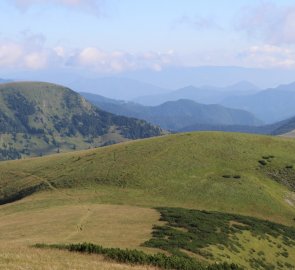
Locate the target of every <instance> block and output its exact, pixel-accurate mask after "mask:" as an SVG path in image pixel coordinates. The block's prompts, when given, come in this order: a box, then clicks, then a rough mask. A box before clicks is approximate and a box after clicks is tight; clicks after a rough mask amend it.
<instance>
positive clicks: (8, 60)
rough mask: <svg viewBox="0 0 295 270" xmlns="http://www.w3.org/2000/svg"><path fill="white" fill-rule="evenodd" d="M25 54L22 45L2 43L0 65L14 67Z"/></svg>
mask: <svg viewBox="0 0 295 270" xmlns="http://www.w3.org/2000/svg"><path fill="white" fill-rule="evenodd" d="M22 55H23V49H22V46H20V45H19V44H15V43H12V42H5V43H0V66H2V67H7V68H10V67H14V66H16V65H18V64H19V60H20V58H21V57H22Z"/></svg>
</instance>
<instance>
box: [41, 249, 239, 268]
mask: <svg viewBox="0 0 295 270" xmlns="http://www.w3.org/2000/svg"><path fill="white" fill-rule="evenodd" d="M35 247H36V248H56V249H62V250H68V251H71V252H80V253H88V254H100V255H103V256H104V257H105V258H108V259H111V260H114V261H116V262H119V263H129V264H133V265H135V264H139V265H152V266H156V267H160V268H162V269H176V270H240V269H242V268H240V267H239V266H237V265H235V264H228V263H223V264H214V265H209V266H205V265H202V264H201V263H199V262H197V261H196V260H194V259H192V258H190V257H188V256H175V255H172V256H166V255H164V254H161V253H158V254H155V255H150V254H146V253H144V252H142V251H138V250H129V249H126V250H123V249H119V248H103V247H102V246H99V245H94V244H91V243H82V244H69V245H46V244H36V245H35Z"/></svg>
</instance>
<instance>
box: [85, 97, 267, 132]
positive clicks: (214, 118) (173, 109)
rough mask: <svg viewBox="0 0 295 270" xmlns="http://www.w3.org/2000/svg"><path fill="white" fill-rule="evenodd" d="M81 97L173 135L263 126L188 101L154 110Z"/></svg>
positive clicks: (242, 116) (241, 115)
mask: <svg viewBox="0 0 295 270" xmlns="http://www.w3.org/2000/svg"><path fill="white" fill-rule="evenodd" d="M81 95H82V96H84V97H85V98H86V99H87V100H88V101H89V102H91V103H92V104H93V105H95V106H97V107H98V108H101V109H103V110H105V111H108V112H111V113H114V114H117V115H124V116H127V117H135V118H138V119H143V120H146V121H148V122H150V123H153V124H155V125H159V126H160V127H161V128H163V129H166V130H172V131H178V130H181V129H183V128H185V127H187V126H192V125H195V124H199V125H200V124H202V125H206V124H207V125H209V124H210V125H225V126H229V125H245V126H246V125H247V126H257V125H259V124H262V122H261V121H260V120H258V119H256V118H255V117H254V116H253V115H252V114H251V113H248V112H246V111H242V110H235V109H229V108H225V107H223V106H220V105H204V104H199V103H196V102H194V101H191V100H185V99H181V100H177V101H170V102H165V103H163V104H161V105H159V106H154V107H152V106H143V105H140V104H137V103H133V102H124V101H118V100H113V99H108V98H105V97H102V96H98V95H93V94H89V93H81Z"/></svg>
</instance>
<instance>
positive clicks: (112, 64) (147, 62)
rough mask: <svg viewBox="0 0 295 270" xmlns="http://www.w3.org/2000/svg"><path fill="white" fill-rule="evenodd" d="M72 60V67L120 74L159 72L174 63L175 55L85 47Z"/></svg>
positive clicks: (169, 52)
mask: <svg viewBox="0 0 295 270" xmlns="http://www.w3.org/2000/svg"><path fill="white" fill-rule="evenodd" d="M73 60H74V61H73V62H72V65H79V66H83V67H87V68H91V69H93V70H96V71H98V72H121V71H126V70H135V69H141V68H150V69H154V70H161V69H162V68H163V67H165V66H168V65H171V64H172V63H173V62H174V61H175V54H174V52H173V51H168V52H164V53H160V52H144V53H138V54H132V53H127V52H123V51H113V52H106V51H104V50H100V49H98V48H95V47H87V48H84V49H82V50H80V51H79V52H78V53H77V54H76V55H75V56H74V59H73Z"/></svg>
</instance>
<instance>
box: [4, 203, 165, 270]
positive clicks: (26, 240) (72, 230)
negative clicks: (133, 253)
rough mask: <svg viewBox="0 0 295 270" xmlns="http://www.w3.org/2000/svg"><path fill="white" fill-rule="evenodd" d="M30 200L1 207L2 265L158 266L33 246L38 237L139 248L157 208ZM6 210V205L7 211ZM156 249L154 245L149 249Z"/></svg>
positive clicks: (156, 217) (40, 239) (148, 234)
mask: <svg viewBox="0 0 295 270" xmlns="http://www.w3.org/2000/svg"><path fill="white" fill-rule="evenodd" d="M25 202H26V200H24V201H20V202H18V203H14V204H9V205H6V206H1V207H0V231H1V234H0V269H9V270H10V269H11V270H14V269H18V270H19V269H29V270H31V269H38V270H39V269H50V270H53V269H102V270H104V269H105V270H108V269H110V270H111V269H122V270H125V269H135V270H137V269H139V270H141V269H154V268H149V267H138V266H136V267H132V266H129V265H120V264H116V263H113V262H108V261H105V260H104V259H103V257H101V256H95V255H93V256H90V255H89V256H88V255H82V254H73V253H69V252H65V251H58V250H39V249H36V248H30V245H33V244H36V243H43V242H44V243H71V242H73V243H77V242H84V241H86V242H92V243H96V244H100V245H103V246H105V247H120V248H136V249H141V247H140V245H141V244H142V243H144V242H145V241H147V240H149V239H150V238H151V232H152V226H153V225H154V224H156V223H157V222H158V220H159V213H158V212H157V211H155V210H153V209H149V208H142V207H132V206H118V205H100V204H80V205H79V204H77V205H64V206H47V208H43V209H39V208H38V206H37V205H38V201H36V202H35V203H36V208H34V207H33V206H32V205H31V208H30V209H26V208H25V207H24V209H23V211H21V212H18V211H15V212H14V211H8V212H7V210H8V209H10V208H12V209H14V207H15V206H16V204H18V206H19V207H22V204H23V203H25ZM3 210H4V211H3ZM149 251H150V252H153V250H149Z"/></svg>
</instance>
